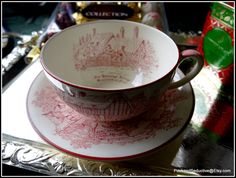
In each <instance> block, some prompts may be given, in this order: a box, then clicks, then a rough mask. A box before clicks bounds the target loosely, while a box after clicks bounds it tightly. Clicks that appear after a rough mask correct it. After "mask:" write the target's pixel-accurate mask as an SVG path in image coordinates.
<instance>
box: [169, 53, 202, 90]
mask: <svg viewBox="0 0 236 178" xmlns="http://www.w3.org/2000/svg"><path fill="white" fill-rule="evenodd" d="M186 59H192V60H194V61H196V62H195V65H194V67H193V68H192V69H191V71H189V72H188V73H187V74H186V75H185V76H184V77H183V78H182V79H180V80H178V81H176V82H172V83H171V84H170V85H169V88H168V89H172V88H177V87H180V86H182V85H184V84H186V83H188V82H189V81H190V80H192V79H193V78H194V77H195V76H196V75H197V74H198V73H199V72H200V71H201V69H202V68H203V65H204V60H203V57H202V55H201V54H200V53H199V52H198V51H196V50H194V49H187V50H184V51H182V52H181V54H180V59H179V64H178V66H179V65H180V64H181V63H182V62H183V61H184V60H186Z"/></svg>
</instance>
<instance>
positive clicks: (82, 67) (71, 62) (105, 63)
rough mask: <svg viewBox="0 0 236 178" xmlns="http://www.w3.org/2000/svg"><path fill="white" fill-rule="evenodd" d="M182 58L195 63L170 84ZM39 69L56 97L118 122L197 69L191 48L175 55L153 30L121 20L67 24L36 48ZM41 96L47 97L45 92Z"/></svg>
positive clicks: (197, 57) (197, 58)
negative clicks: (39, 49) (41, 68)
mask: <svg viewBox="0 0 236 178" xmlns="http://www.w3.org/2000/svg"><path fill="white" fill-rule="evenodd" d="M186 58H191V59H193V60H195V61H196V63H195V66H194V68H192V69H191V71H190V72H189V73H188V74H187V75H186V76H185V77H184V78H182V79H181V80H180V81H177V82H172V79H173V77H174V74H175V71H176V68H177V66H178V65H179V64H180V62H181V61H183V60H184V59H186ZM41 64H42V66H43V68H44V72H45V74H46V76H47V78H48V79H49V81H50V82H51V84H52V85H53V86H54V88H55V89H56V91H57V92H58V94H59V95H60V96H61V98H62V99H63V100H64V101H65V102H66V103H67V104H68V105H70V106H71V107H72V108H74V109H75V110H77V111H78V112H80V113H82V114H84V115H86V116H88V118H89V119H95V120H99V121H121V120H125V119H130V118H132V117H134V116H137V115H139V114H141V113H143V112H145V111H147V110H148V109H150V108H151V107H152V106H153V105H155V104H156V103H157V102H158V100H159V97H160V96H161V95H162V94H163V93H164V92H165V91H166V90H167V89H169V88H175V87H179V86H181V85H183V84H185V83H187V82H189V81H190V80H191V79H193V78H194V77H195V76H196V75H197V74H198V73H199V72H200V70H201V69H202V67H203V59H202V57H201V56H200V54H199V53H198V52H197V51H195V50H185V51H183V52H182V53H179V50H178V48H177V46H176V44H175V43H174V41H173V40H172V39H171V38H170V37H168V36H167V35H166V34H164V33H163V32H161V31H159V30H158V29H156V28H153V27H150V26H147V25H144V24H141V23H136V22H131V21H125V20H98V21H93V22H89V23H85V24H82V25H75V26H71V27H69V28H67V29H65V30H63V31H61V32H59V33H58V34H56V35H54V36H53V37H51V38H50V39H49V40H48V41H47V43H46V44H45V45H44V47H43V50H42V52H41ZM45 97H47V96H45Z"/></svg>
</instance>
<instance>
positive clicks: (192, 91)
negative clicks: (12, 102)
mask: <svg viewBox="0 0 236 178" xmlns="http://www.w3.org/2000/svg"><path fill="white" fill-rule="evenodd" d="M177 73H178V74H179V75H184V74H183V72H182V71H181V70H180V69H178V70H177ZM41 75H44V77H45V79H47V78H46V76H45V74H44V71H43V70H42V71H40V72H39V74H38V75H37V76H36V77H35V78H34V80H33V81H32V83H31V85H30V88H29V90H28V93H27V98H26V110H27V115H28V119H29V121H30V123H31V125H32V127H33V129H34V130H35V131H36V133H37V134H38V135H39V136H40V137H41V138H42V139H43V140H44V141H46V142H47V143H48V144H49V145H51V146H53V147H54V148H56V149H57V150H59V151H62V152H64V153H67V154H70V155H72V156H75V157H78V158H84V159H88V160H93V161H123V160H130V159H135V158H138V157H142V156H145V155H147V154H150V153H153V152H155V151H158V150H159V149H161V148H163V147H164V146H166V145H168V144H169V143H171V141H173V140H175V139H176V138H177V137H179V136H180V135H181V133H182V132H184V130H185V129H186V128H187V126H188V125H189V123H190V120H191V118H192V116H193V113H194V108H195V94H194V90H193V87H192V85H191V83H190V82H188V83H187V84H185V85H189V90H190V91H191V95H192V108H191V111H190V113H189V115H188V119H186V121H185V123H184V124H183V126H182V127H181V128H180V130H179V131H178V132H177V133H176V134H175V135H173V136H172V137H170V138H169V139H168V140H167V141H166V142H164V143H162V144H161V145H159V146H157V147H155V148H153V149H150V150H148V151H144V152H141V153H137V154H132V155H128V156H120V157H99V156H88V155H85V154H80V153H76V152H73V151H70V150H68V149H65V148H63V147H62V146H59V145H58V144H56V143H54V142H53V141H52V140H50V139H48V138H47V136H45V135H44V134H43V133H41V131H39V129H38V128H37V126H36V125H35V124H34V122H33V119H32V118H31V116H30V111H29V106H28V101H29V94H30V91H31V90H32V87H33V85H34V83H35V82H36V81H37V79H38V78H39V77H40V76H41ZM182 87H184V85H183V86H182Z"/></svg>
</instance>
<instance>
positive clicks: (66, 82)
mask: <svg viewBox="0 0 236 178" xmlns="http://www.w3.org/2000/svg"><path fill="white" fill-rule="evenodd" d="M104 22H106V23H107V22H118V23H121V22H122V23H123V22H124V23H133V24H137V25H138V26H144V27H145V28H150V29H152V30H156V31H158V33H160V34H162V35H163V36H165V37H166V38H167V39H169V40H170V41H172V43H173V44H174V46H175V47H176V49H177V53H178V54H177V56H178V59H177V61H176V64H175V65H174V66H173V68H172V69H171V70H170V71H169V72H168V73H166V74H165V75H163V76H162V77H160V78H158V79H156V80H152V81H151V82H148V83H145V84H142V85H138V86H133V87H124V88H107V89H106V88H95V87H88V86H84V85H79V84H75V83H72V82H69V81H66V80H64V79H62V78H60V77H59V76H57V75H55V74H53V73H52V72H51V71H50V70H49V69H48V68H47V66H46V65H45V64H44V62H43V61H44V60H43V54H44V50H45V47H46V45H47V43H49V42H50V41H52V40H53V39H54V38H56V37H57V36H58V35H60V34H62V33H63V32H65V31H68V30H70V29H72V28H78V27H80V26H86V25H90V24H95V23H104ZM39 59H40V63H41V65H42V67H43V69H44V71H45V72H47V74H49V75H50V76H51V77H53V78H54V79H56V80H58V81H60V82H62V83H63V84H65V85H68V86H71V87H74V88H78V89H83V90H89V91H101V92H120V91H127V90H134V89H139V88H143V87H147V86H148V85H152V84H154V83H156V82H158V81H162V80H164V79H165V78H166V77H167V76H169V75H170V74H171V73H172V72H173V71H174V70H176V68H177V66H178V64H179V61H180V52H179V48H178V46H177V45H176V43H175V42H174V40H173V39H171V38H170V37H169V36H168V35H167V34H165V33H164V32H162V31H161V30H159V29H157V28H154V27H152V26H148V25H146V24H142V23H138V22H134V21H129V20H118V19H108V20H94V21H91V22H86V23H83V24H76V25H72V26H70V27H67V28H65V29H63V30H61V31H60V32H59V33H56V34H54V35H53V36H52V37H50V39H48V41H47V42H46V43H45V45H44V46H43V48H42V50H41V53H40V57H39Z"/></svg>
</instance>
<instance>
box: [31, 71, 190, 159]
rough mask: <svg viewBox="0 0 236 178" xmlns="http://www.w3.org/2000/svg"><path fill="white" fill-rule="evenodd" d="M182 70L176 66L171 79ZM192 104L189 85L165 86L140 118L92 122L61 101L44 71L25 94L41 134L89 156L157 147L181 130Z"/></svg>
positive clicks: (120, 156)
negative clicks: (158, 98) (150, 108)
mask: <svg viewBox="0 0 236 178" xmlns="http://www.w3.org/2000/svg"><path fill="white" fill-rule="evenodd" d="M181 75H183V74H182V73H181V72H180V71H179V70H178V71H177V75H176V76H175V78H176V79H178V78H180V76H181ZM193 109H194V94H193V90H192V87H191V85H190V84H186V85H184V86H182V87H179V88H178V89H171V90H167V92H165V94H164V95H163V96H162V97H161V99H160V102H159V103H158V105H157V106H156V107H155V108H153V109H152V110H150V111H148V112H146V113H144V114H142V115H140V116H138V117H135V118H132V119H129V120H125V121H115V122H101V121H94V120H91V119H89V118H88V117H86V116H84V115H82V114H80V113H78V112H77V111H75V110H73V109H72V108H71V107H69V106H68V105H67V104H65V103H64V101H62V99H60V97H59V96H58V95H57V93H56V92H55V89H54V88H53V87H52V86H51V85H50V83H49V82H48V80H47V78H46V77H45V74H44V73H43V72H40V73H39V75H38V76H37V77H36V78H35V80H34V81H33V83H32V85H31V87H30V89H29V93H28V97H27V111H28V116H29V120H30V122H31V124H32V126H33V128H34V129H35V130H36V132H37V133H38V134H39V135H40V136H41V137H42V139H44V140H45V141H46V142H48V143H49V144H51V145H53V146H54V147H56V148H58V149H59V150H62V151H64V152H66V153H69V154H72V155H74V156H78V157H82V158H88V159H93V160H124V159H128V158H135V157H138V156H140V155H143V154H145V153H147V152H150V151H152V150H156V149H158V148H159V147H161V146H163V145H165V144H166V143H167V142H170V141H171V140H172V139H174V138H175V137H176V136H177V135H178V134H180V133H181V132H182V131H183V130H184V129H185V127H186V126H187V124H188V123H189V121H190V119H191V116H192V113H193Z"/></svg>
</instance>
